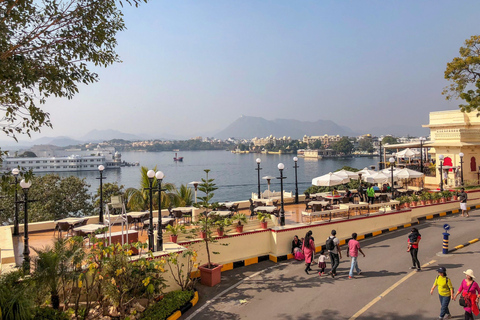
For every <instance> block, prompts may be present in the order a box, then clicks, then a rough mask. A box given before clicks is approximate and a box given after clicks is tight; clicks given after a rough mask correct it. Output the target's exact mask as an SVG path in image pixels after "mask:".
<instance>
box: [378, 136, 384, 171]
mask: <svg viewBox="0 0 480 320" xmlns="http://www.w3.org/2000/svg"><path fill="white" fill-rule="evenodd" d="M378 158H379V159H380V161H379V162H378V169H379V170H382V169H383V160H382V140H380V145H379V149H378Z"/></svg>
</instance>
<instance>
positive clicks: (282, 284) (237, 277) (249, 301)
mask: <svg viewBox="0 0 480 320" xmlns="http://www.w3.org/2000/svg"><path fill="white" fill-rule="evenodd" d="M479 216H480V213H479V212H478V211H477V212H471V214H470V218H461V217H459V215H453V216H449V217H446V218H439V219H434V220H428V221H424V222H422V223H421V224H420V225H417V226H416V227H417V228H418V229H419V231H420V233H421V234H422V241H421V243H420V250H419V259H420V263H421V264H422V265H425V264H428V266H425V267H424V268H423V271H421V272H415V271H411V270H410V269H409V267H410V266H411V264H412V263H411V259H410V255H409V253H407V252H406V241H407V235H408V233H409V230H410V229H408V230H407V229H405V230H398V231H394V232H390V233H387V234H384V235H380V236H377V237H374V238H371V239H367V240H362V241H361V245H362V247H363V250H364V252H365V254H366V258H363V257H360V258H359V265H360V268H361V269H362V271H363V273H362V275H361V276H356V277H355V279H348V270H349V266H350V263H349V260H347V258H346V257H345V255H344V258H343V259H342V261H341V264H340V267H339V269H338V276H337V277H336V278H335V279H332V278H331V277H328V276H323V277H319V276H318V274H317V273H316V272H313V273H311V274H310V275H306V274H305V272H304V271H303V270H304V264H303V263H301V262H298V261H292V260H289V261H286V262H283V263H279V264H274V263H272V262H270V261H265V262H262V263H259V264H256V265H252V266H249V267H244V268H239V269H235V270H233V271H230V272H227V273H225V275H224V276H223V277H222V285H221V286H217V287H215V288H205V287H202V286H200V289H199V291H200V294H201V298H200V302H199V304H198V305H197V306H196V307H195V308H193V309H192V310H191V311H189V312H188V313H187V315H186V316H187V317H186V319H199V320H201V319H209V320H212V319H232V320H234V319H285V320H294V319H295V320H307V319H352V320H353V319H359V320H367V319H368V320H380V319H400V320H407V319H417V320H424V319H435V317H438V315H439V311H440V308H439V305H440V304H439V301H438V295H437V294H434V295H433V296H430V294H429V291H430V288H431V286H432V284H433V281H434V280H435V277H436V275H437V273H436V271H435V270H436V269H437V268H438V266H440V265H441V266H445V267H446V268H447V273H448V276H449V277H450V278H451V279H452V282H453V284H454V286H455V289H457V288H458V286H459V284H460V282H461V280H462V279H463V277H464V275H463V273H462V271H464V270H466V269H469V268H471V269H473V270H474V272H476V274H477V275H478V278H479V279H480V265H479V259H478V257H479V256H478V255H477V254H478V253H480V242H477V243H475V244H472V245H470V246H468V247H465V248H463V249H460V250H458V251H456V252H455V253H453V254H451V255H449V256H437V253H439V252H440V251H441V247H442V232H443V228H442V227H443V224H444V223H449V224H450V225H451V226H452V229H451V230H450V233H451V237H450V244H451V246H452V247H453V246H455V245H458V244H462V243H465V242H468V241H469V240H472V239H474V238H479V237H480V230H479V228H478V221H477V220H478V219H479ZM314 236H315V235H314ZM317 240H318V241H320V240H319V239H317ZM321 242H322V243H323V240H322V241H321ZM344 253H345V251H344ZM315 269H316V267H315V268H314V270H315ZM327 271H328V269H327ZM399 282H400V283H399ZM232 287H233V288H232ZM386 290H391V291H390V292H388V293H387V294H386V295H384V296H382V298H381V299H378V298H377V297H379V296H380V295H382V293H384V292H385V291H386ZM222 291H226V292H223V293H222ZM376 298H377V299H378V301H377V302H376V303H374V304H373V305H370V306H369V304H371V302H372V301H373V300H374V299H376ZM207 301H208V302H207ZM450 306H451V312H452V315H453V316H454V317H453V319H463V309H462V308H461V307H460V306H459V305H458V302H452V303H451V304H450ZM354 315H356V318H354V317H353V316H354Z"/></svg>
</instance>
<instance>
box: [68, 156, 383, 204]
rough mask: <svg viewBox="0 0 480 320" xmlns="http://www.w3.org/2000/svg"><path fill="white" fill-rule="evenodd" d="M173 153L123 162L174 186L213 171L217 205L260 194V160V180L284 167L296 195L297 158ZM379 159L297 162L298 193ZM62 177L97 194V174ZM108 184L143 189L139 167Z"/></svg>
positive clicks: (117, 173)
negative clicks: (326, 176) (160, 173)
mask: <svg viewBox="0 0 480 320" xmlns="http://www.w3.org/2000/svg"><path fill="white" fill-rule="evenodd" d="M174 155H175V153H173V152H122V160H125V161H127V162H136V161H138V162H139V163H140V166H145V167H148V168H149V169H153V168H154V167H155V166H157V169H158V170H161V171H163V173H164V174H165V178H164V181H165V182H170V183H173V184H175V185H176V186H177V187H179V186H180V185H181V184H187V183H189V182H191V181H200V179H201V178H205V172H204V171H203V170H204V169H210V170H211V171H210V174H209V177H210V178H213V179H215V181H214V182H215V183H216V184H217V187H218V190H216V191H215V197H214V201H226V200H229V201H238V200H246V199H249V198H250V197H251V194H252V192H257V189H258V187H257V179H258V178H257V171H256V170H255V169H256V168H257V164H256V162H255V159H257V158H260V159H261V160H262V162H261V168H262V170H261V172H260V174H261V177H263V176H274V177H278V176H279V175H280V173H279V170H278V168H277V165H278V164H279V163H280V162H281V163H283V164H284V165H285V169H284V171H283V175H284V176H285V177H286V179H285V180H284V189H285V191H288V192H290V191H292V192H295V169H294V168H293V165H294V162H293V157H294V155H290V154H289V155H266V154H255V153H251V154H233V153H231V152H228V151H181V152H179V153H178V155H179V156H182V157H184V159H183V162H174V161H173V157H174ZM377 163H378V157H361V158H345V159H336V158H334V159H322V160H313V159H304V158H299V159H298V166H299V168H298V192H299V194H302V193H303V191H305V189H307V188H308V187H309V186H310V185H311V181H312V179H313V178H315V177H318V176H321V175H323V174H326V173H328V172H333V171H335V170H337V169H340V168H341V167H343V166H350V167H354V168H358V169H363V168H364V167H367V166H370V165H375V166H377ZM60 175H62V176H67V175H76V176H78V177H81V178H85V179H86V181H87V183H88V184H90V185H91V188H90V190H91V191H92V192H95V191H96V190H97V188H98V186H99V180H98V179H96V178H97V177H99V173H98V171H88V172H81V173H70V172H68V173H60ZM104 176H105V177H106V179H105V180H103V181H104V182H105V183H106V182H118V184H119V185H124V186H125V188H129V187H135V188H138V187H139V185H140V177H141V175H140V167H124V168H121V169H112V170H105V172H104ZM261 189H262V191H264V190H266V189H267V181H266V180H263V179H262V180H261ZM270 190H271V191H274V190H275V191H280V180H277V179H275V180H272V182H271V186H270Z"/></svg>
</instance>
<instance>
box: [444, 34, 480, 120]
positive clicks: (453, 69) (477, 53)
mask: <svg viewBox="0 0 480 320" xmlns="http://www.w3.org/2000/svg"><path fill="white" fill-rule="evenodd" d="M459 53H460V57H456V58H454V59H453V60H452V62H449V63H447V68H446V70H445V79H447V80H448V81H450V82H451V84H450V85H449V86H447V87H445V89H444V90H443V92H442V94H443V95H445V97H446V99H447V100H450V99H452V98H460V99H462V100H464V101H465V104H460V105H459V107H460V109H461V110H462V112H470V111H474V110H477V111H480V36H479V35H476V36H471V37H470V39H467V40H465V44H464V47H460V50H459Z"/></svg>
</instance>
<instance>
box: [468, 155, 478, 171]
mask: <svg viewBox="0 0 480 320" xmlns="http://www.w3.org/2000/svg"><path fill="white" fill-rule="evenodd" d="M470 171H477V161H476V160H475V157H471V158H470Z"/></svg>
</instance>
